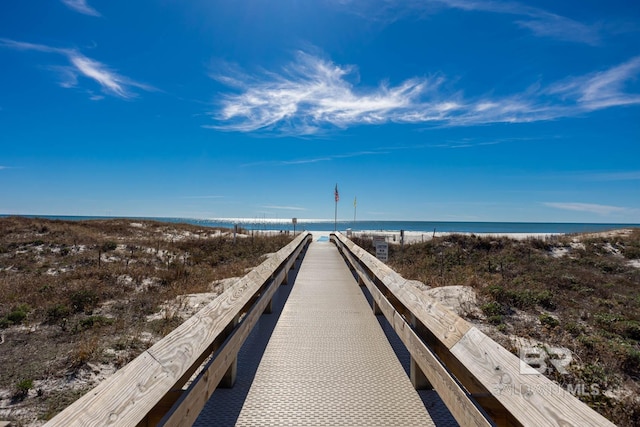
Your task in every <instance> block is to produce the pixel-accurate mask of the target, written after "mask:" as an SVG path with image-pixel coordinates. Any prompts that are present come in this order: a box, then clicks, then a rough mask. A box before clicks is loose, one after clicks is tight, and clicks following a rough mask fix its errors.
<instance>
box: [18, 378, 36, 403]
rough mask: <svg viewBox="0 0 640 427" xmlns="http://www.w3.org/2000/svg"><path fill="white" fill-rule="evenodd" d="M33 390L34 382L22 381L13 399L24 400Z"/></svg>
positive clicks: (19, 382)
mask: <svg viewBox="0 0 640 427" xmlns="http://www.w3.org/2000/svg"><path fill="white" fill-rule="evenodd" d="M32 388H33V380H29V379H27V380H20V381H18V383H17V384H16V387H15V391H14V393H13V398H14V399H18V400H23V399H24V398H25V397H27V395H28V394H29V390H31V389H32Z"/></svg>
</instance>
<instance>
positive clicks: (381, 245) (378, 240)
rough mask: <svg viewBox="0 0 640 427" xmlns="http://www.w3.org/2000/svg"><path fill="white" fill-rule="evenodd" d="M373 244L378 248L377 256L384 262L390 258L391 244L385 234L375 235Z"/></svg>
mask: <svg viewBox="0 0 640 427" xmlns="http://www.w3.org/2000/svg"><path fill="white" fill-rule="evenodd" d="M373 246H374V247H375V248H376V258H378V259H379V260H380V261H382V262H387V261H388V260H389V244H388V243H387V239H386V238H385V237H384V236H373Z"/></svg>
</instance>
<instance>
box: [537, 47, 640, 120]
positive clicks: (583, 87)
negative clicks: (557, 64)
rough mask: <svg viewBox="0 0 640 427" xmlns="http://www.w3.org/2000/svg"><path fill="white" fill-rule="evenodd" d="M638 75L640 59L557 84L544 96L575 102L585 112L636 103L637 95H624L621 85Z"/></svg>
mask: <svg viewBox="0 0 640 427" xmlns="http://www.w3.org/2000/svg"><path fill="white" fill-rule="evenodd" d="M638 74H640V56H637V57H635V58H632V59H630V60H629V61H627V62H625V63H623V64H620V65H618V66H615V67H613V68H610V69H608V70H605V71H600V72H595V73H591V74H588V75H585V76H580V77H573V78H569V79H566V80H564V81H561V82H558V83H556V84H554V85H552V86H550V87H549V88H548V89H547V91H546V92H547V93H548V94H551V95H556V96H560V97H561V98H563V99H575V100H577V102H578V103H580V105H581V106H582V107H583V108H584V109H586V110H597V109H601V108H607V107H613V106H619V105H629V104H638V103H640V94H637V93H626V92H625V91H624V85H625V84H626V83H627V82H629V81H630V80H632V79H634V78H636V76H637V75H638Z"/></svg>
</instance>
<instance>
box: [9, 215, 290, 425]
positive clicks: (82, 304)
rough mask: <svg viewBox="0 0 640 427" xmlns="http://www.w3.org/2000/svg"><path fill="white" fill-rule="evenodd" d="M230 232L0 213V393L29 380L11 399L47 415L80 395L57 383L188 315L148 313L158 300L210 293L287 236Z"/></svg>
mask: <svg viewBox="0 0 640 427" xmlns="http://www.w3.org/2000/svg"><path fill="white" fill-rule="evenodd" d="M228 231H229V230H216V229H213V228H207V227H197V226H192V225H187V224H169V223H161V222H154V221H140V220H126V219H117V220H92V221H77V222H70V221H57V220H46V219H30V218H20V217H10V218H0V334H2V337H3V340H4V342H3V343H2V344H0V366H2V370H1V374H0V401H2V400H1V398H2V390H6V391H7V393H8V391H11V390H15V389H16V387H17V385H19V384H20V382H24V381H32V382H33V383H34V384H35V385H34V389H33V390H31V391H30V392H29V393H28V396H26V399H23V400H21V401H20V402H16V405H18V406H19V407H21V408H22V407H25V405H27V406H28V405H31V410H32V412H33V411H35V412H36V413H37V415H38V417H40V418H42V419H47V418H50V417H51V416H53V415H55V413H57V412H58V411H60V410H61V409H63V408H64V406H66V405H68V404H69V403H70V402H69V401H70V400H71V399H72V398H77V397H78V396H79V395H80V394H79V393H78V392H77V390H76V391H74V390H71V389H69V388H64V387H61V388H59V389H57V390H56V389H55V388H56V387H58V385H59V384H60V383H64V382H65V381H66V382H73V381H71V380H73V379H74V378H85V377H87V376H91V372H92V371H94V370H95V367H96V366H115V367H120V366H123V365H124V364H126V363H127V362H128V361H130V360H132V359H133V358H134V357H135V356H136V355H137V354H139V353H140V352H142V351H143V350H144V349H146V348H147V347H149V346H150V345H151V344H152V343H153V342H155V341H157V340H158V339H160V338H161V337H162V336H164V335H166V334H167V333H168V332H170V331H171V330H173V329H174V328H175V327H176V326H178V325H179V324H180V323H181V322H182V321H183V320H185V319H182V318H181V317H180V316H179V315H177V314H176V312H174V311H166V313H164V315H163V317H162V319H159V320H155V321H151V322H149V321H147V316H148V315H151V314H153V313H156V312H158V311H159V307H160V306H161V305H162V304H163V303H165V302H166V301H171V300H173V299H175V298H176V296H178V295H183V294H191V293H200V292H212V290H213V288H215V286H213V285H214V284H215V283H216V282H217V281H219V280H222V279H225V278H228V277H235V276H242V275H244V274H245V272H246V270H247V269H249V268H252V267H254V266H256V265H258V264H259V263H260V262H261V261H262V260H263V257H264V254H266V253H271V252H275V251H277V250H278V249H280V248H281V247H283V246H284V245H286V244H287V243H288V242H289V241H290V240H291V236H287V235H276V236H271V237H267V236H263V235H256V236H247V237H243V238H238V239H237V240H236V242H235V244H234V242H233V239H232V238H231V237H230V236H229V235H228V234H227V233H228ZM222 232H224V233H222ZM90 383H91V381H88V384H90ZM23 384H26V382H24V383H23ZM51 384H56V385H55V387H48V385H51ZM82 384H84V383H81V384H80V385H78V387H80V389H82V390H86V389H87V386H86V385H84V386H83V385H82ZM22 389H24V387H22ZM38 390H40V391H38ZM5 395H6V393H5ZM5 401H6V400H4V401H2V402H5ZM55 402H59V404H56V403H55ZM3 413H4V414H7V413H8V411H3V410H2V409H1V408H0V419H2V418H3V415H2V414H3ZM5 418H6V417H5ZM10 418H11V417H10ZM21 420H22V421H21ZM24 420H25V418H24V417H22V418H19V419H18V420H17V421H18V422H23V421H24Z"/></svg>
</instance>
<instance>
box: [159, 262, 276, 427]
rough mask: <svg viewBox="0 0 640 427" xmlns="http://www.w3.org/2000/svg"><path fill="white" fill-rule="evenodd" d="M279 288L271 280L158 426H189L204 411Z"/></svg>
mask: <svg viewBox="0 0 640 427" xmlns="http://www.w3.org/2000/svg"><path fill="white" fill-rule="evenodd" d="M285 267H286V266H285ZM279 285H280V283H279V281H278V280H274V281H273V282H272V283H271V285H270V286H269V287H268V288H267V289H266V290H265V292H264V294H263V295H262V296H261V297H260V299H259V300H258V301H257V303H256V304H255V305H254V306H253V307H252V309H251V310H250V311H249V313H248V314H247V315H246V316H245V318H244V319H243V321H242V323H241V324H240V326H239V327H238V329H237V330H236V331H234V333H233V335H232V336H231V337H230V339H229V340H228V342H227V343H225V345H224V347H223V348H222V350H221V351H220V353H219V354H217V355H216V357H215V358H214V359H212V360H211V361H210V362H209V364H208V366H207V367H206V368H205V369H204V370H203V372H202V373H201V374H200V375H199V376H198V378H196V379H195V380H194V382H193V383H192V384H191V386H190V387H189V389H188V390H186V391H185V393H184V394H183V397H182V398H181V399H180V400H179V401H178V402H177V403H176V405H174V408H172V410H171V412H170V413H168V414H167V416H166V418H165V420H164V421H163V422H162V424H161V425H163V426H167V427H168V426H176V427H179V426H185V425H192V424H193V423H194V422H195V420H196V419H197V417H198V414H199V413H200V411H202V408H204V405H205V404H206V403H207V400H209V397H211V393H213V391H214V390H215V389H216V386H217V385H218V384H219V383H220V381H221V380H222V379H223V377H224V375H225V372H226V370H225V366H228V365H229V364H230V363H229V361H231V363H233V362H234V361H235V360H236V358H237V355H238V352H239V351H240V348H241V347H242V345H243V344H244V342H245V340H246V339H247V337H248V336H249V334H250V333H251V330H252V329H253V327H254V326H255V324H256V323H257V322H258V319H259V318H260V315H261V314H262V313H263V312H264V309H265V308H266V307H267V305H268V304H269V302H270V301H271V300H272V299H273V295H274V294H275V292H276V291H277V289H278V286H279Z"/></svg>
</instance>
